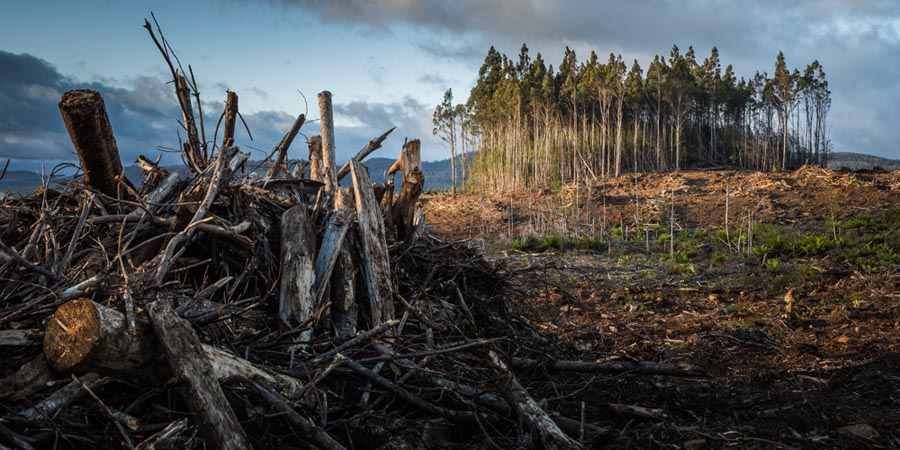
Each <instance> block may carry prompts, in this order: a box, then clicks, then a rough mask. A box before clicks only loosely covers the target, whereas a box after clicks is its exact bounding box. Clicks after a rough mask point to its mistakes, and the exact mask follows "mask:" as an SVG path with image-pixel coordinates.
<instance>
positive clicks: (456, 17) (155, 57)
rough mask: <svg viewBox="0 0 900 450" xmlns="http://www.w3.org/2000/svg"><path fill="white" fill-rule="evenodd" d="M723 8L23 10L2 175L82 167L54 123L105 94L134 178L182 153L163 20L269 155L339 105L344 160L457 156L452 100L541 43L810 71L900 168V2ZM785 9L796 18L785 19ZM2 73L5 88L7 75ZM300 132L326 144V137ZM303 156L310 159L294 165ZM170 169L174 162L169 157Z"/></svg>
mask: <svg viewBox="0 0 900 450" xmlns="http://www.w3.org/2000/svg"><path fill="white" fill-rule="evenodd" d="M742 3H744V2H732V1H725V0H686V1H664V0H641V1H631V2H621V1H613V0H610V1H587V0H585V1H579V0H573V1H565V2H552V1H549V0H508V1H476V0H459V1H441V0H421V1H414V0H369V1H364V0H345V1H331V2H329V1H325V0H218V1H208V0H199V1H193V2H187V1H180V2H171V1H158V2H157V1H154V2H138V1H134V2H122V1H93V2H92V1H79V2H71V1H67V2H56V1H51V2H41V1H30V2H11V3H10V4H8V5H4V14H3V15H2V16H0V64H2V67H0V157H11V158H13V159H14V162H15V165H14V166H15V167H18V168H29V169H34V168H37V167H39V166H40V165H41V164H42V163H45V164H51V163H54V162H57V161H62V160H71V159H72V158H73V156H72V151H73V150H72V148H71V144H70V143H69V142H68V138H67V137H66V136H65V134H64V133H65V129H64V127H63V126H62V121H61V120H60V119H59V117H58V111H56V110H55V102H56V101H58V96H59V95H60V94H61V93H62V92H64V91H65V90H66V89H69V88H75V87H91V88H95V89H98V90H100V91H101V93H103V94H104V97H105V98H106V100H107V105H108V107H109V109H110V116H111V120H112V122H113V128H114V130H115V132H116V136H117V140H118V141H119V146H120V151H121V153H122V154H123V160H125V162H126V163H127V162H130V160H133V159H134V158H135V157H136V156H137V155H138V154H145V155H148V156H151V157H153V156H155V155H156V153H157V150H156V147H157V146H164V147H174V146H175V145H176V143H177V137H176V130H177V128H178V125H177V122H176V120H177V119H178V118H179V114H178V110H177V106H176V103H175V99H174V95H173V94H172V92H171V87H170V86H169V85H166V84H165V83H166V81H167V80H168V75H167V72H166V67H165V65H164V63H163V61H162V59H161V57H160V56H159V54H158V53H157V51H156V49H155V47H154V46H153V44H152V42H151V41H150V39H149V38H148V37H147V34H146V32H145V30H144V29H143V28H142V27H141V25H142V24H143V19H144V18H145V17H149V13H150V11H154V12H155V13H156V15H157V18H158V19H159V20H160V22H161V24H162V26H163V31H164V32H165V33H166V37H167V38H168V39H169V41H170V42H171V43H172V45H173V47H174V48H175V50H176V51H177V52H178V56H179V57H180V58H181V60H182V62H183V63H186V64H187V63H190V64H191V65H192V66H193V68H194V71H195V73H196V74H197V77H198V81H199V84H200V88H201V93H202V94H203V99H204V106H208V108H209V109H208V111H216V114H217V112H218V111H219V109H220V108H221V105H222V101H223V100H224V97H225V90H226V89H231V90H234V91H235V92H237V93H238V95H239V96H240V107H241V111H242V113H243V114H244V116H245V118H246V119H247V121H248V123H249V124H250V125H251V131H252V132H253V133H254V138H255V139H254V141H253V142H250V141H249V139H248V138H247V136H245V135H239V136H238V144H239V145H242V146H243V147H244V148H249V149H258V155H259V156H261V155H262V154H263V152H264V151H268V150H270V149H271V148H272V147H273V146H274V145H275V144H276V143H277V142H278V140H279V139H280V137H281V134H283V133H284V132H285V131H286V130H287V129H288V128H289V126H290V123H291V121H292V120H293V117H294V116H295V115H296V114H298V113H301V112H304V111H305V110H306V106H305V105H304V102H303V98H302V97H301V95H300V94H299V93H298V91H300V92H302V93H303V94H305V95H306V98H307V99H308V100H309V102H310V103H309V111H308V112H309V114H308V118H309V119H315V118H317V117H318V108H317V107H316V104H315V96H316V93H317V92H319V91H322V90H330V91H332V92H333V94H334V102H335V112H336V124H337V126H338V129H337V149H338V158H339V159H343V158H345V157H347V156H349V155H351V154H353V153H355V151H356V150H357V149H358V148H359V147H360V146H361V145H363V144H364V143H365V142H366V141H367V140H368V139H369V138H371V137H373V136H376V135H378V134H380V133H381V132H383V131H384V130H385V129H387V128H388V127H390V126H391V125H397V126H398V129H397V131H396V132H395V133H394V135H393V136H392V138H391V140H389V141H388V142H387V143H386V145H385V149H384V150H382V151H381V153H380V154H381V155H383V156H394V155H396V154H397V152H398V150H399V147H400V143H401V142H402V140H403V138H404V137H407V136H408V137H416V138H421V139H423V141H424V146H423V153H424V155H423V156H424V157H425V158H426V159H439V158H444V157H446V156H447V150H446V148H445V147H444V146H443V145H442V144H441V143H440V142H439V141H437V140H436V139H434V138H433V137H432V136H431V113H432V109H433V106H434V105H435V104H436V103H437V102H439V101H440V99H441V95H442V93H443V91H444V90H445V89H446V88H448V87H449V88H453V90H454V92H455V93H456V97H457V101H458V102H463V101H465V97H466V96H467V94H468V91H469V89H470V88H471V86H472V83H473V81H474V79H475V77H476V75H477V70H478V67H479V66H480V63H481V60H482V58H483V56H484V54H485V53H486V52H487V49H488V47H489V46H491V45H495V46H496V47H497V48H498V49H499V50H500V51H502V52H505V53H507V54H510V55H514V54H516V53H517V52H518V48H519V46H520V45H521V44H522V42H527V43H528V45H529V47H530V48H531V50H532V55H534V53H536V52H538V51H540V52H542V53H543V55H544V58H545V60H547V61H548V63H553V64H554V65H557V64H558V62H559V60H560V59H561V56H562V50H563V48H564V47H565V46H566V45H568V46H570V47H572V48H574V49H575V50H576V52H577V54H578V56H579V59H580V60H583V59H584V58H586V57H587V56H588V54H589V52H590V50H592V49H594V50H597V52H598V53H599V54H601V55H603V54H607V53H609V52H616V53H622V55H623V56H624V57H625V59H626V60H627V61H630V60H632V59H635V58H636V59H638V61H639V62H640V63H641V65H642V66H643V67H645V68H646V66H647V63H648V61H649V60H650V59H652V56H653V55H654V54H667V53H668V50H669V49H670V48H671V46H672V44H673V43H674V44H678V45H679V47H681V48H683V49H685V48H687V46H688V45H693V46H694V48H695V49H696V52H697V55H698V57H699V58H702V57H705V56H706V55H707V54H708V52H709V49H710V47H712V46H713V45H715V46H717V47H718V48H719V50H720V53H721V55H722V61H723V62H724V63H726V64H727V63H731V64H733V65H734V67H735V69H736V71H737V73H738V75H743V76H752V74H753V72H755V71H756V70H764V71H768V72H771V71H772V66H773V64H774V60H775V55H776V54H777V52H778V51H779V50H783V51H784V52H785V56H786V58H787V61H788V64H789V66H791V67H799V68H800V69H801V70H802V69H803V67H805V65H806V64H808V63H809V62H811V61H812V60H813V59H819V61H820V62H821V63H822V64H823V65H824V68H825V71H826V73H827V76H828V79H829V82H830V84H831V86H830V87H831V90H832V93H833V94H832V95H833V107H832V114H831V127H832V129H831V137H832V139H833V140H834V141H835V144H836V149H837V150H838V151H858V152H865V153H870V154H876V155H881V156H887V157H894V158H900V148H898V146H897V142H898V139H900V127H897V126H896V125H895V124H896V123H897V122H898V119H900V114H898V113H897V108H896V100H895V99H897V98H900V70H898V69H900V61H898V58H897V57H896V55H898V54H900V2H894V1H877V0H818V1H792V2H782V1H775V0H760V1H757V2H752V3H750V4H749V5H748V4H742ZM785 4H786V5H787V6H786V5H785ZM4 73H5V74H4ZM302 131H303V132H305V133H307V134H313V133H317V132H318V131H317V124H316V123H310V124H308V125H306V126H305V127H304V128H303V130H302ZM303 147H304V146H302V145H297V146H296V147H295V153H296V154H295V156H297V157H299V156H301V155H302V151H301V150H302V149H303ZM170 158H172V157H170Z"/></svg>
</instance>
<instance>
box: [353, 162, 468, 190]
mask: <svg viewBox="0 0 900 450" xmlns="http://www.w3.org/2000/svg"><path fill="white" fill-rule="evenodd" d="M365 164H366V166H368V167H369V173H370V174H371V175H372V180H373V181H375V182H376V183H380V182H382V181H384V174H385V173H387V171H388V169H390V168H391V164H394V159H391V158H371V159H366V160H365ZM422 171H423V172H424V173H425V189H426V190H440V189H450V158H447V159H442V160H439V161H424V162H422ZM456 171H457V172H456V173H457V175H458V176H460V177H461V176H462V160H461V159H460V158H457V161H456ZM461 184H462V181H461V180H457V181H456V185H457V186H459V185H461ZM399 185H400V177H397V186H398V187H399Z"/></svg>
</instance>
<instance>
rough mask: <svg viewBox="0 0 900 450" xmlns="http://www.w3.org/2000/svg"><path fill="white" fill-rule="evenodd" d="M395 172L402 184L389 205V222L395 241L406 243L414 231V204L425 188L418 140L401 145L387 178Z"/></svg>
mask: <svg viewBox="0 0 900 450" xmlns="http://www.w3.org/2000/svg"><path fill="white" fill-rule="evenodd" d="M397 170H400V172H401V174H402V175H403V184H402V185H401V186H400V194H398V195H397V199H396V200H395V201H394V202H393V205H391V211H390V213H391V222H392V223H393V225H394V226H395V227H396V229H397V240H398V241H406V240H408V239H409V238H410V237H411V236H412V234H413V231H414V230H415V224H414V220H415V215H416V202H418V201H419V196H420V195H422V188H423V187H424V186H425V175H424V174H423V173H422V153H421V144H420V142H419V140H418V139H414V140H412V141H409V142H407V143H406V144H404V145H403V151H402V152H401V153H400V157H399V158H397V161H396V162H395V163H394V164H393V165H392V166H391V169H390V170H389V171H388V176H389V177H391V176H393V174H394V172H396V171H397Z"/></svg>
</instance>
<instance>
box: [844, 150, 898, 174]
mask: <svg viewBox="0 0 900 450" xmlns="http://www.w3.org/2000/svg"><path fill="white" fill-rule="evenodd" d="M844 167H846V168H848V169H850V170H863V169H874V168H876V167H880V168H882V169H884V170H900V160H897V159H890V158H882V157H880V156H872V155H865V154H862V153H850V152H840V153H830V154H829V155H828V168H829V169H834V170H840V169H842V168H844Z"/></svg>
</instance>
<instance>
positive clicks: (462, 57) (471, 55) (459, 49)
mask: <svg viewBox="0 0 900 450" xmlns="http://www.w3.org/2000/svg"><path fill="white" fill-rule="evenodd" d="M415 45H416V47H418V48H419V49H420V50H422V51H423V52H425V53H427V54H429V55H431V56H433V57H435V58H439V59H453V60H457V61H461V62H463V63H467V64H477V63H478V62H480V61H481V60H482V59H483V58H484V54H485V53H487V49H486V48H485V46H484V44H483V43H482V42H480V41H478V40H472V39H424V40H422V41H419V42H417V43H416V44H415Z"/></svg>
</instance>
